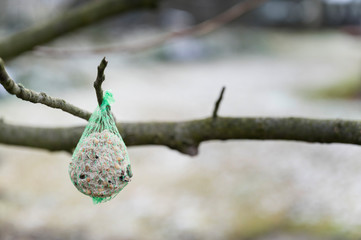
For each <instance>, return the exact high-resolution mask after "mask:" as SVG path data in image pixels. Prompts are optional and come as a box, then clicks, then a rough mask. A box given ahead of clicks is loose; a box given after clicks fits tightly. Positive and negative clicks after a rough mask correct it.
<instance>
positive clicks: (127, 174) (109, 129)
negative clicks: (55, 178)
mask: <svg viewBox="0 0 361 240" xmlns="http://www.w3.org/2000/svg"><path fill="white" fill-rule="evenodd" d="M113 102H114V98H113V95H112V94H111V93H110V92H108V91H106V92H105V94H104V97H103V102H102V105H101V106H100V107H97V108H96V109H95V111H94V112H93V114H92V115H91V117H90V119H89V122H88V124H87V126H86V128H85V130H84V132H83V135H82V136H81V138H80V140H79V142H78V145H77V146H76V148H75V150H74V153H73V156H72V160H71V163H70V165H69V175H70V179H71V181H72V182H73V184H74V185H75V187H76V188H77V189H78V190H79V191H80V192H81V193H84V194H85V195H88V196H90V197H92V198H93V202H94V203H101V202H105V201H108V200H110V199H112V198H113V197H115V196H116V195H117V194H118V193H119V192H120V191H121V190H122V189H123V188H124V187H125V186H126V185H127V184H128V182H129V181H130V179H131V177H132V176H133V174H132V169H131V165H130V161H129V156H128V152H127V149H126V146H125V144H124V141H123V139H122V137H121V136H120V134H119V131H118V129H117V127H116V125H115V121H114V118H113V115H112V113H111V111H110V104H111V103H113Z"/></svg>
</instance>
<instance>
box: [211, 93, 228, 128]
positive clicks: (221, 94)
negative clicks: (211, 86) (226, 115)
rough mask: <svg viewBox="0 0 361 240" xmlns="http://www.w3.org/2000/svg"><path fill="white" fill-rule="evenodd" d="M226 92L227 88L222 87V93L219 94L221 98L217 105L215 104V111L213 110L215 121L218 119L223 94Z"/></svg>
mask: <svg viewBox="0 0 361 240" xmlns="http://www.w3.org/2000/svg"><path fill="white" fill-rule="evenodd" d="M225 90H226V87H222V90H221V93H220V94H219V97H218V99H217V101H216V103H215V104H214V109H213V114H212V119H213V121H214V120H216V119H217V117H218V109H219V105H220V104H221V101H222V98H223V93H224V91H225Z"/></svg>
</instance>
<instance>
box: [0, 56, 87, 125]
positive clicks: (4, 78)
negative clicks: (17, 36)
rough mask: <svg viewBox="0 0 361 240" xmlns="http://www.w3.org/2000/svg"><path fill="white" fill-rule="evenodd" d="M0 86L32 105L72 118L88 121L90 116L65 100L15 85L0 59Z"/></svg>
mask: <svg viewBox="0 0 361 240" xmlns="http://www.w3.org/2000/svg"><path fill="white" fill-rule="evenodd" d="M0 84H1V85H3V87H4V88H5V90H6V91H8V93H10V94H12V95H15V96H17V97H18V98H20V99H22V100H25V101H29V102H32V103H41V104H44V105H46V106H48V107H51V108H58V109H61V110H63V111H64V112H68V113H70V114H72V115H74V116H77V117H80V118H83V119H85V120H88V119H89V118H90V116H91V113H90V112H88V111H85V110H83V109H80V108H78V107H76V106H74V105H72V104H70V103H67V102H66V101H65V100H63V99H60V98H54V97H50V96H48V95H47V94H46V93H43V92H41V93H38V92H35V91H33V90H30V89H27V88H25V87H24V86H22V85H21V84H17V83H15V81H14V80H12V79H11V78H10V77H9V75H8V74H7V72H6V70H5V67H4V62H3V61H2V60H1V58H0Z"/></svg>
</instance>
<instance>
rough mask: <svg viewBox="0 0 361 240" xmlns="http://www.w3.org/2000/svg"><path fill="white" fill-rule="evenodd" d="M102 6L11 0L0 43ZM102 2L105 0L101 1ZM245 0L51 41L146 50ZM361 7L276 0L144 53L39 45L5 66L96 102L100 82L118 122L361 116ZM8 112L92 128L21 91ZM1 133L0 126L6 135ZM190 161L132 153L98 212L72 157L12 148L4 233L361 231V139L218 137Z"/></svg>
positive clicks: (53, 90)
mask: <svg viewBox="0 0 361 240" xmlns="http://www.w3.org/2000/svg"><path fill="white" fill-rule="evenodd" d="M90 1H91V0H46V1H45V0H37V1H35V0H11V1H10V0H0V38H6V37H8V36H10V35H12V34H14V33H15V32H17V31H20V30H22V29H26V28H27V27H29V26H32V25H34V24H38V23H39V22H42V21H47V19H49V18H51V17H52V16H54V15H57V14H60V13H61V12H64V11H69V10H70V9H73V8H77V7H79V6H81V5H84V4H87V3H88V2H90ZM92 1H95V0H92ZM238 2H239V1H235V0H224V1H218V0H193V1H181V0H164V1H160V6H159V8H158V9H155V10H142V11H136V12H132V13H129V14H125V15H122V16H119V17H115V18H112V19H110V20H107V21H103V22H101V23H99V24H96V25H92V26H89V27H87V28H85V29H82V30H80V31H77V32H74V33H71V34H68V35H67V36H64V37H61V38H58V39H57V40H56V41H52V42H50V43H48V44H47V45H46V47H47V48H48V50H49V49H57V48H58V49H68V48H69V49H75V50H76V49H91V48H95V47H99V46H117V44H120V45H137V44H140V45H141V44H144V43H147V42H149V41H151V40H152V39H157V38H159V36H162V35H163V34H165V33H168V32H171V31H179V30H182V29H185V28H187V27H191V26H193V25H195V24H198V23H200V22H202V21H205V20H207V19H211V18H213V17H214V16H216V15H217V14H220V13H222V12H223V11H225V10H226V9H228V8H229V7H231V6H233V5H234V4H236V3H238ZM360 34H361V1H360V0H343V1H342V0H339V1H337V0H324V1H322V0H314V1H311V0H297V1H296V0H295V1H286V0H269V1H267V2H266V3H265V4H263V5H262V6H261V7H259V8H258V9H257V10H255V11H252V12H251V13H248V14H246V15H244V16H242V17H240V18H238V19H237V20H235V21H233V22H232V23H230V24H226V25H224V26H222V27H221V28H219V29H218V30H217V31H214V32H211V33H209V34H207V35H204V36H199V37H198V36H192V35H189V36H183V37H181V38H177V39H172V40H170V41H168V42H167V43H165V44H162V45H159V46H156V47H153V48H149V49H147V50H145V51H139V52H137V53H124V52H120V51H117V50H116V49H113V50H112V49H111V48H110V49H109V50H108V51H107V52H102V53H90V52H88V53H85V52H81V53H79V54H77V53H76V52H75V53H74V54H59V52H57V51H42V49H40V48H39V49H38V50H36V51H32V52H28V53H25V54H22V55H21V56H19V57H17V58H15V59H13V60H12V61H9V62H7V64H6V67H7V71H8V73H9V74H10V75H11V77H12V78H13V79H14V80H15V81H17V82H19V83H22V84H23V85H24V86H26V87H27V88H30V89H33V90H36V91H43V92H46V93H48V94H49V95H51V96H54V97H60V98H63V99H65V100H67V101H69V102H71V103H72V104H74V105H76V106H79V107H81V108H83V109H86V110H88V111H93V110H94V109H95V107H96V104H97V101H96V97H95V94H94V89H93V88H92V84H93V81H94V80H95V77H96V66H97V65H98V64H99V62H100V60H101V59H102V57H103V56H106V57H107V59H108V61H109V64H108V68H107V69H106V81H105V83H104V84H103V88H105V89H111V90H112V91H113V93H114V95H115V98H116V103H115V104H114V106H113V107H112V109H113V112H114V114H115V116H116V117H117V120H118V121H125V122H137V121H182V120H191V119H199V118H204V117H208V116H210V115H211V112H212V109H213V106H214V102H215V100H216V98H217V96H218V94H219V92H220V90H221V87H222V86H226V92H225V96H224V99H223V101H222V103H221V107H220V111H219V114H220V115H222V116H233V117H244V116H270V117H284V116H295V117H311V118H343V119H353V120H359V119H360V118H361V41H360V40H361V35H360ZM0 114H1V116H0V117H1V118H3V119H4V120H5V121H6V122H8V123H14V124H22V125H31V126H44V127H45V126H46V127H58V126H75V125H81V124H85V123H86V122H85V121H84V120H82V119H77V118H75V117H73V116H71V115H69V114H67V113H64V112H62V111H59V110H54V109H50V108H48V107H45V106H43V105H40V104H31V103H29V102H24V101H21V100H19V99H17V98H16V97H14V96H10V95H9V94H7V93H6V92H5V90H4V89H3V88H2V86H0ZM0 134H1V133H0ZM199 150H200V152H199V154H198V155H197V156H195V157H189V156H186V155H183V154H180V153H178V152H176V151H173V150H170V149H168V148H166V147H162V146H143V147H131V148H129V154H130V158H131V161H132V165H133V173H134V177H133V179H132V182H131V183H130V184H129V185H128V186H127V187H126V188H125V189H124V190H123V191H122V192H120V194H119V195H118V196H117V197H116V198H115V199H113V200H111V201H110V202H107V203H104V204H100V205H93V203H92V201H91V198H89V197H87V196H85V195H83V194H81V193H80V192H78V191H77V190H76V188H75V187H74V186H73V185H72V183H71V181H70V178H69V176H68V164H69V162H70V160H71V155H70V154H68V153H65V152H48V151H44V150H38V149H30V148H22V147H14V146H7V145H0V239H184V240H188V239H189V240H193V239H257V240H274V239H299V240H301V239H317V240H318V239H360V238H361V230H360V227H361V148H360V147H359V146H355V145H346V144H327V145H326V144H308V143H301V142H292V141H248V140H237V141H236V140H232V141H224V142H220V141H210V142H205V143H202V144H201V146H200V149H199Z"/></svg>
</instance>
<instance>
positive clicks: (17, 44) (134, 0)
mask: <svg viewBox="0 0 361 240" xmlns="http://www.w3.org/2000/svg"><path fill="white" fill-rule="evenodd" d="M157 3H158V0H131V1H129V0H102V1H90V3H89V4H86V5H84V6H82V7H79V8H75V9H72V10H69V11H67V12H64V13H62V14H61V15H60V16H58V17H56V18H53V19H49V20H47V21H44V22H41V23H39V24H38V25H35V26H33V27H30V28H27V29H25V30H23V31H20V32H18V33H15V34H14V35H12V36H10V37H8V38H5V39H3V40H1V41H0V57H1V58H3V59H4V60H9V59H12V58H14V57H16V56H18V55H20V54H22V53H23V52H26V51H29V50H32V49H33V48H34V47H35V46H37V45H40V44H44V43H47V42H49V41H51V40H53V39H55V38H58V37H60V36H63V35H65V34H67V33H69V32H72V31H75V30H77V29H80V28H83V27H86V26H89V25H91V24H94V23H98V22H100V21H101V20H103V19H106V18H109V17H112V16H115V15H117V14H121V13H125V12H129V11H132V10H137V9H147V8H154V7H156V5H157Z"/></svg>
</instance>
